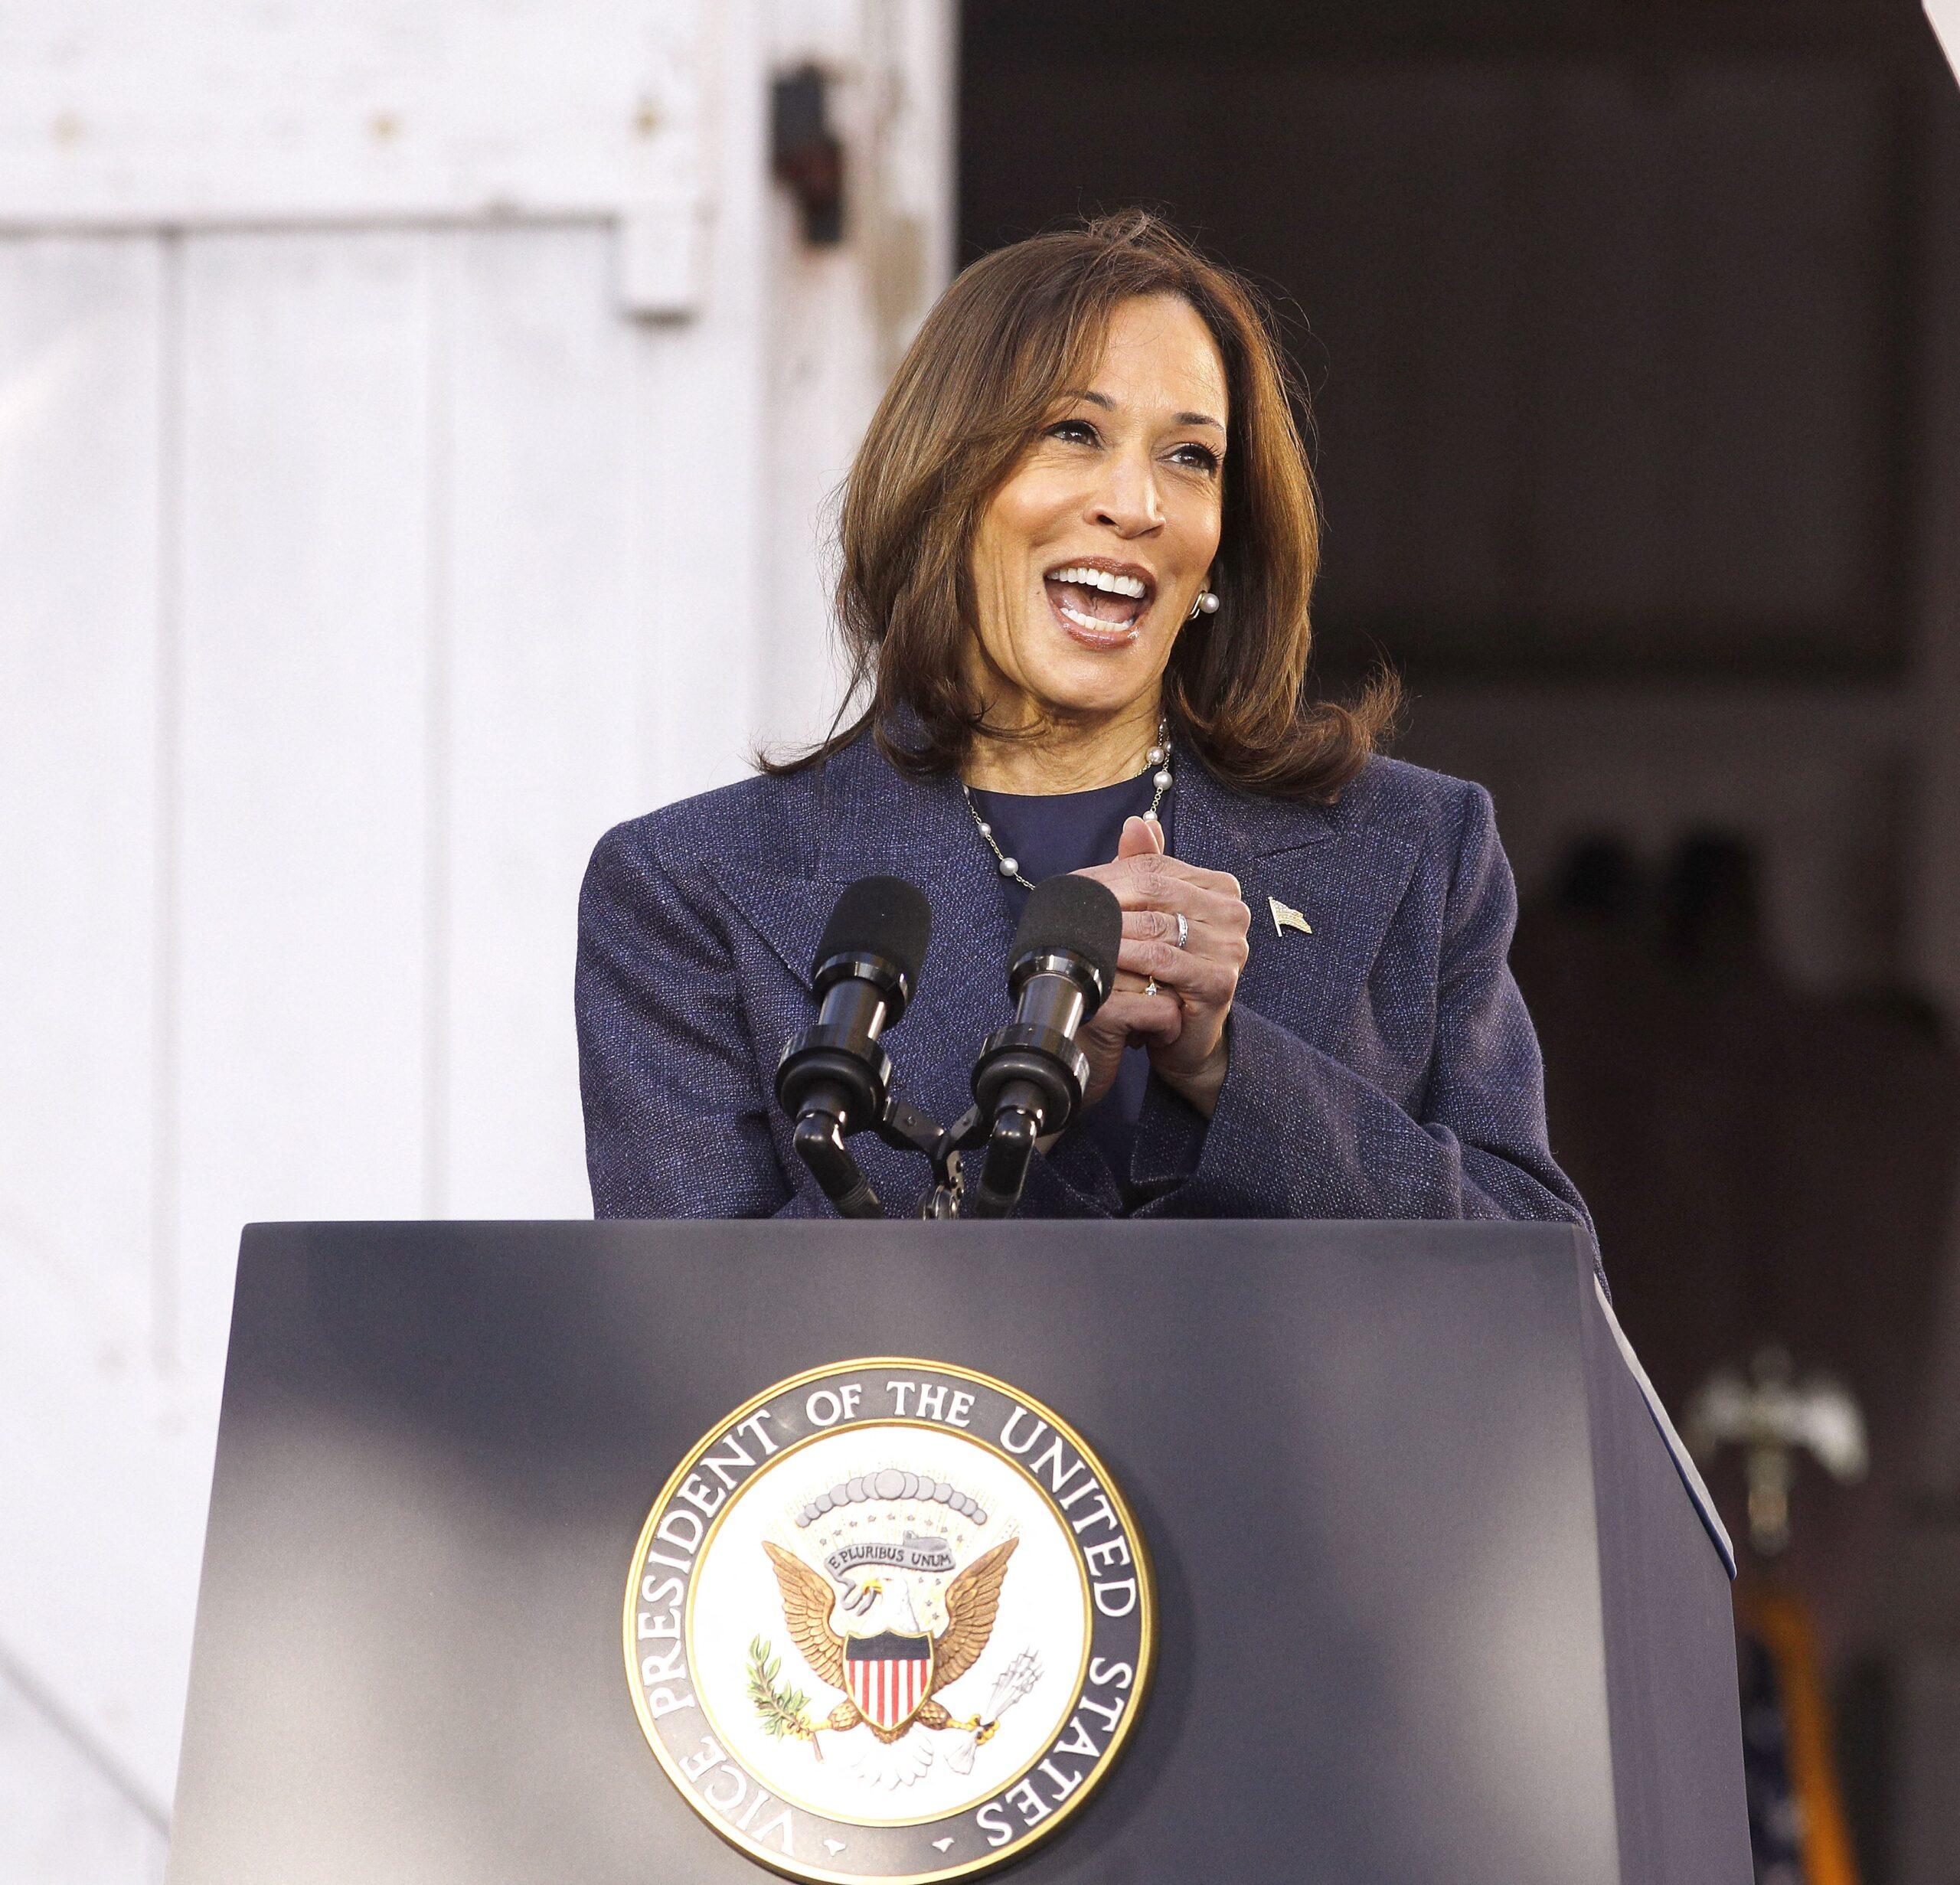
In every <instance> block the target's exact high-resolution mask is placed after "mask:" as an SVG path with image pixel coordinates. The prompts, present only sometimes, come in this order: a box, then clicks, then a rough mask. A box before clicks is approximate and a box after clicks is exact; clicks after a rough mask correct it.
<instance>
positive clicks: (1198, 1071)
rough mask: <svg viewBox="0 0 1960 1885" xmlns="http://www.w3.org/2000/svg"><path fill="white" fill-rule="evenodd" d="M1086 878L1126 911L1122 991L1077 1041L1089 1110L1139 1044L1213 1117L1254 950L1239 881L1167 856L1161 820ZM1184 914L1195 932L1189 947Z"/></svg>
mask: <svg viewBox="0 0 1960 1885" xmlns="http://www.w3.org/2000/svg"><path fill="white" fill-rule="evenodd" d="M1080 875H1081V876H1083V877H1093V878H1095V879H1096V881H1097V882H1098V883H1099V884H1107V885H1108V886H1109V888H1110V889H1111V890H1113V891H1114V892H1115V893H1116V900H1117V902H1118V903H1120V904H1122V908H1123V940H1122V949H1121V950H1120V952H1119V954H1118V956H1117V957H1116V987H1115V988H1114V990H1113V991H1112V992H1111V994H1110V996H1109V999H1108V1000H1107V1001H1105V1002H1104V1003H1103V1005H1102V1007H1101V1008H1099V1009H1098V1010H1097V1011H1096V1014H1094V1016H1093V1018H1091V1019H1090V1020H1089V1021H1088V1023H1087V1024H1086V1025H1085V1026H1084V1027H1083V1029H1082V1031H1081V1032H1080V1034H1078V1035H1077V1036H1076V1041H1077V1044H1078V1045H1080V1047H1081V1048H1082V1050H1083V1052H1084V1053H1085V1054H1086V1055H1087V1056H1088V1057H1089V1090H1088V1091H1087V1093H1086V1095H1085V1096H1084V1099H1083V1103H1084V1104H1085V1105H1086V1106H1093V1105H1094V1104H1095V1103H1096V1101H1097V1100H1099V1099H1101V1098H1102V1097H1103V1095H1104V1094H1105V1093H1107V1092H1108V1091H1109V1088H1110V1086H1111V1085H1112V1083H1113V1082H1114V1081H1115V1080H1116V1070H1117V1068H1118V1067H1119V1066H1120V1065H1121V1063H1122V1057H1123V1050H1124V1049H1125V1047H1129V1045H1130V1044H1131V1043H1132V1041H1134V1042H1135V1043H1137V1044H1140V1045H1142V1046H1144V1047H1148V1049H1149V1050H1150V1064H1151V1066H1152V1067H1153V1068H1154V1069H1155V1071H1156V1073H1157V1076H1158V1078H1159V1079H1160V1080H1163V1081H1164V1082H1165V1083H1166V1084H1167V1085H1168V1086H1170V1087H1171V1089H1172V1090H1174V1091H1175V1092H1177V1093H1180V1094H1181V1095H1182V1096H1184V1099H1186V1100H1187V1101H1188V1102H1189V1103H1191V1105H1192V1106H1194V1107H1196V1108H1197V1110H1198V1112H1201V1113H1202V1114H1203V1115H1204V1117H1205V1118H1207V1119H1210V1116H1211V1115H1212V1112H1213V1109H1214V1108H1215V1107H1216V1106H1217V1103H1218V1093H1219V1089H1220V1087H1221V1086H1223V1084H1224V1083H1225V1066H1226V1057H1227V1044H1226V1041H1225V1018H1226V1016H1227V1015H1228V1014H1230V1012H1231V1011H1232V998H1233V995H1236V993H1237V992H1238V987H1239V975H1240V971H1241V970H1242V969H1244V967H1245V965H1246V956H1248V954H1249V953H1250V949H1249V948H1248V946H1247V943H1246V937H1247V936H1248V935H1249V934H1250V932H1251V929H1252V913H1251V911H1250V910H1248V909H1247V908H1246V904H1245V901H1244V900H1243V898H1242V897H1240V894H1239V880H1238V879H1237V878H1236V877H1233V876H1230V874H1227V872H1225V871H1203V870H1201V869H1199V868H1198V867H1197V865H1196V864H1187V863H1185V862H1184V860H1183V859H1182V858H1172V857H1168V856H1167V855H1166V854H1165V850H1164V828H1163V827H1162V826H1161V825H1159V824H1158V822H1157V821H1156V820H1155V818H1130V819H1129V820H1127V821H1125V824H1124V825H1123V835H1122V838H1121V839H1120V840H1119V841H1118V843H1117V845H1116V858H1115V859H1114V860H1113V861H1112V862H1110V863H1109V864H1096V865H1094V866H1093V867H1090V868H1089V869H1088V870H1086V871H1082V872H1080ZM1180 915H1181V916H1183V917H1184V920H1185V921H1186V922H1187V923H1188V924H1189V925H1190V930H1189V933H1188V934H1187V936H1186V938H1185V940H1184V946H1183V947H1182V948H1180V947H1178V916H1180ZM1152 982H1155V984H1156V985H1157V987H1156V992H1155V994H1152V993H1149V992H1147V991H1148V985H1149V984H1150V983H1152Z"/></svg>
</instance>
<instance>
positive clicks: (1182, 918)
mask: <svg viewBox="0 0 1960 1885" xmlns="http://www.w3.org/2000/svg"><path fill="white" fill-rule="evenodd" d="M1171 914H1172V915H1173V916H1175V917H1176V918H1177V920H1178V940H1177V943H1176V946H1177V947H1178V948H1179V949H1182V948H1183V947H1184V945H1185V944H1186V943H1188V942H1189V941H1190V940H1191V918H1190V917H1188V916H1186V915H1185V914H1184V912H1183V911H1182V910H1173V911H1172V912H1171Z"/></svg>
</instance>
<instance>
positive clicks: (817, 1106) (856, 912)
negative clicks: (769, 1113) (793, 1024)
mask: <svg viewBox="0 0 1960 1885" xmlns="http://www.w3.org/2000/svg"><path fill="white" fill-rule="evenodd" d="M932 933H933V910H932V906H931V905H930V904H929V903H927V902H926V897H925V893H924V892H923V891H922V890H917V889H916V888H915V887H913V885H911V884H908V883H906V881H905V880H904V879H903V878H902V877H861V878H859V879H858V880H857V882H856V883H855V884H851V885H849V886H848V887H847V888H846V889H845V890H844V894H843V895H842V896H841V897H839V898H838V900H837V906H836V907H835V909H834V910H831V916H830V921H829V922H828V923H826V924H825V926H824V933H823V938H822V941H820V942H819V943H818V945H817V953H816V956H815V960H814V962H812V965H811V971H810V974H811V980H812V985H814V987H815V992H816V997H817V1002H818V1008H817V1021H816V1025H815V1027H806V1028H805V1029H804V1031H802V1033H801V1034H797V1035H795V1036H793V1037H792V1038H791V1039H790V1040H789V1041H787V1042H786V1043H785V1044H784V1046H783V1050H782V1059H781V1060H779V1061H778V1062H777V1063H776V1102H777V1103H778V1104H779V1106H781V1107H782V1109H783V1111H784V1112H786V1113H787V1114H788V1115H789V1117H790V1118H791V1119H793V1120H794V1121H795V1129H794V1132H793V1133H792V1142H793V1143H794V1144H795V1148H796V1153H797V1156H798V1157H799V1158H801V1159H802V1161H803V1162H804V1164H805V1165H807V1166H808V1168H810V1171H811V1174H812V1176H813V1177H815V1179H816V1181H817V1182H818V1184H819V1185H821V1186H822V1188H823V1192H824V1195H825V1197H828V1199H829V1200H830V1201H831V1203H832V1204H835V1206H836V1207H837V1208H838V1214H840V1215H841V1216H842V1217H883V1216H884V1206H883V1205H882V1204H880V1202H879V1201H878V1196H877V1193H876V1192H875V1191H873V1190H872V1189H871V1186H870V1185H869V1184H867V1183H866V1182H865V1180H864V1174H862V1173H861V1171H859V1170H858V1169H857V1161H856V1160H855V1159H854V1158H852V1157H851V1155H850V1153H849V1152H847V1151H846V1150H845V1149H844V1140H845V1139H848V1138H849V1137H850V1135H851V1134H852V1133H853V1132H862V1131H863V1130H864V1128H865V1127H866V1126H868V1125H877V1124H878V1123H879V1122H880V1120H881V1119H883V1118H884V1112H885V1106H886V1102H887V1099H889V1098H890V1093H891V1062H890V1060H889V1058H887V1056H886V1054H885V1050H884V1048H883V1047H880V1045H879V1044H878V1037H879V1036H880V1034H883V1033H884V1031H885V1029H887V1027H896V1026H897V1024H898V1021H899V1019H900V1017H901V1016H902V1015H903V1014H904V1012H905V1009H906V1004H907V1003H908V1002H909V1001H910V1000H911V999H912V992H913V989H914V988H916V986H917V985H918V981H919V969H920V965H921V964H922V963H923V962H924V960H925V959H926V943H927V941H928V940H929V939H930V937H931V936H932Z"/></svg>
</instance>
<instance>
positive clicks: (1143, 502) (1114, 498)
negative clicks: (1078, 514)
mask: <svg viewBox="0 0 1960 1885" xmlns="http://www.w3.org/2000/svg"><path fill="white" fill-rule="evenodd" d="M1089 521H1091V522H1093V523H1096V524H1102V525H1103V526H1104V527H1105V528H1107V529H1109V530H1113V531H1115V532H1116V534H1117V535H1118V536H1119V537H1147V536H1148V535H1150V534H1151V533H1152V531H1158V530H1161V528H1163V524H1164V511H1163V507H1162V505H1161V504H1160V503H1159V502H1158V490H1157V471H1156V467H1155V465H1154V464H1153V463H1152V460H1151V456H1150V454H1149V452H1148V451H1146V450H1143V449H1136V450H1132V451H1122V452H1110V453H1109V455H1108V456H1106V458H1105V459H1103V476H1102V478H1101V479H1100V481H1099V482H1098V484H1097V485H1096V491H1095V493H1094V495H1093V497H1092V498H1091V499H1090V503H1089Z"/></svg>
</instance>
